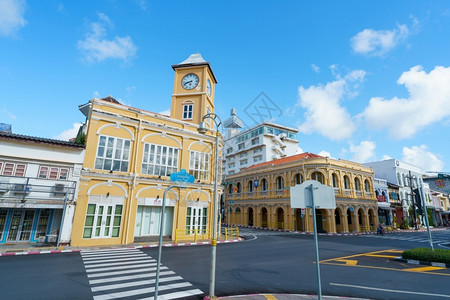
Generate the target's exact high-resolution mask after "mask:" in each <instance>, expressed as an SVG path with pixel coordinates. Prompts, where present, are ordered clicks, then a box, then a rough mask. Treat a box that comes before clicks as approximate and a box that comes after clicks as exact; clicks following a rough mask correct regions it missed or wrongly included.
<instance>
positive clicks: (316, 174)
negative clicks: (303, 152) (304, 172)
mask: <svg viewBox="0 0 450 300" xmlns="http://www.w3.org/2000/svg"><path fill="white" fill-rule="evenodd" d="M311 180H317V181H318V182H320V183H321V184H324V182H325V180H324V177H323V174H322V173H320V172H314V173H312V174H311Z"/></svg>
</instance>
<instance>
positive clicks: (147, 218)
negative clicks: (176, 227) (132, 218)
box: [134, 205, 173, 236]
mask: <svg viewBox="0 0 450 300" xmlns="http://www.w3.org/2000/svg"><path fill="white" fill-rule="evenodd" d="M172 222H173V207H166V209H165V211H164V232H163V235H165V236H167V235H171V233H172ZM160 227H161V207H160V206H143V205H139V206H138V209H137V213H136V227H135V231H134V235H135V236H155V235H159V231H160Z"/></svg>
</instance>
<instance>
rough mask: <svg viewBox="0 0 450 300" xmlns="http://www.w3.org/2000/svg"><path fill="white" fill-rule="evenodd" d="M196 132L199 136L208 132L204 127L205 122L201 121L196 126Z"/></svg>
mask: <svg viewBox="0 0 450 300" xmlns="http://www.w3.org/2000/svg"><path fill="white" fill-rule="evenodd" d="M197 131H198V133H200V134H205V133H206V132H207V131H208V128H206V126H205V122H203V121H202V122H200V123H199V124H198V128H197Z"/></svg>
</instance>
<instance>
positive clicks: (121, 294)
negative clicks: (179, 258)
mask: <svg viewBox="0 0 450 300" xmlns="http://www.w3.org/2000/svg"><path fill="white" fill-rule="evenodd" d="M81 257H82V259H83V263H84V267H85V269H86V274H87V277H88V280H89V284H90V286H91V291H92V293H93V298H94V300H107V299H153V298H154V294H155V281H156V266H157V261H156V259H153V258H152V257H150V256H148V255H147V254H145V253H144V252H142V251H140V250H139V249H127V248H124V249H107V250H92V251H82V252H81ZM202 294H203V292H202V291H201V290H199V289H196V288H195V287H194V286H193V285H192V284H191V283H189V282H187V281H185V280H184V279H183V278H182V277H181V276H177V275H176V274H175V272H173V271H171V270H169V269H168V268H167V267H166V266H163V265H161V266H160V273H159V286H158V299H162V300H169V299H177V298H184V299H186V298H190V297H196V296H199V295H202Z"/></svg>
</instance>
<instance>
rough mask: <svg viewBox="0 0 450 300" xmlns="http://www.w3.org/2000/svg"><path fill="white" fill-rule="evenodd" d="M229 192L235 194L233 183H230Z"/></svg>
mask: <svg viewBox="0 0 450 300" xmlns="http://www.w3.org/2000/svg"><path fill="white" fill-rule="evenodd" d="M228 194H233V184H231V183H230V184H229V185H228Z"/></svg>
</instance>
